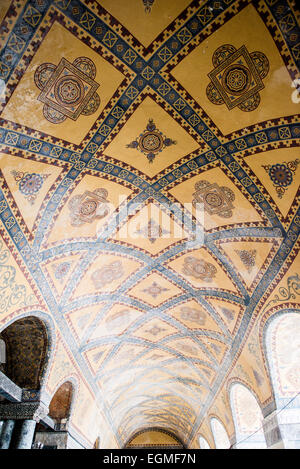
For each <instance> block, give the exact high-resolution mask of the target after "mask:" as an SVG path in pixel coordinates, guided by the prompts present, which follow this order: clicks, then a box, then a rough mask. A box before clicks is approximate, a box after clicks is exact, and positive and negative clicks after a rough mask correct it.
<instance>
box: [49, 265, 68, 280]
mask: <svg viewBox="0 0 300 469" xmlns="http://www.w3.org/2000/svg"><path fill="white" fill-rule="evenodd" d="M71 265H72V263H71V262H62V263H61V264H56V265H54V266H52V268H53V270H54V277H55V278H56V279H57V280H62V279H63V278H64V277H65V276H66V275H67V273H68V272H69V270H70V267H71Z"/></svg>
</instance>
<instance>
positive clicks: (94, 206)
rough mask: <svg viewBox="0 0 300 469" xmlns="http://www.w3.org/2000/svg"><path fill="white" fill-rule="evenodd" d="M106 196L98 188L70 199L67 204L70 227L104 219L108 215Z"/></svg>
mask: <svg viewBox="0 0 300 469" xmlns="http://www.w3.org/2000/svg"><path fill="white" fill-rule="evenodd" d="M107 196H108V192H107V190H106V189H102V188H99V189H95V190H94V191H93V192H90V191H85V192H84V193H83V194H81V195H75V196H74V197H72V198H71V200H70V202H69V204H68V207H69V210H70V218H71V225H72V226H80V225H83V224H85V223H92V222H93V221H94V220H101V219H102V218H104V217H106V216H107V215H108V213H109V209H108V204H109V201H108V200H107Z"/></svg>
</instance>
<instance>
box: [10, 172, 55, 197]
mask: <svg viewBox="0 0 300 469" xmlns="http://www.w3.org/2000/svg"><path fill="white" fill-rule="evenodd" d="M11 174H12V176H13V177H14V179H15V181H16V182H17V184H18V189H19V191H20V192H21V193H22V194H23V195H24V197H25V198H26V199H27V200H28V201H29V202H30V204H31V205H33V204H34V202H35V200H36V197H37V195H38V193H39V191H40V189H41V188H42V186H43V183H44V181H45V180H46V179H47V177H48V176H50V174H37V173H26V172H22V171H15V170H13V171H11Z"/></svg>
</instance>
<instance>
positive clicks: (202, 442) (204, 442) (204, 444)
mask: <svg viewBox="0 0 300 469" xmlns="http://www.w3.org/2000/svg"><path fill="white" fill-rule="evenodd" d="M199 446H200V449H210V446H209V444H208V442H207V440H206V439H205V438H204V437H203V436H199Z"/></svg>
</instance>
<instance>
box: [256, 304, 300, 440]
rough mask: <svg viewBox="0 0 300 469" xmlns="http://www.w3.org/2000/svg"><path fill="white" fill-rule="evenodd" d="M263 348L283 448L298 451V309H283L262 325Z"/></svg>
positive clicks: (299, 407) (299, 428) (299, 415)
mask: <svg viewBox="0 0 300 469" xmlns="http://www.w3.org/2000/svg"><path fill="white" fill-rule="evenodd" d="M263 345H264V353H265V356H266V362H267V367H268V371H269V376H270V380H271V383H272V390H273V395H274V399H275V404H276V424H277V425H278V428H279V429H280V436H281V439H282V442H283V444H284V447H285V448H289V449H295V448H300V310H299V309H283V310H281V311H278V312H277V313H275V314H273V315H272V316H271V317H269V318H268V320H267V321H266V323H265V324H264V329H263Z"/></svg>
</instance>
